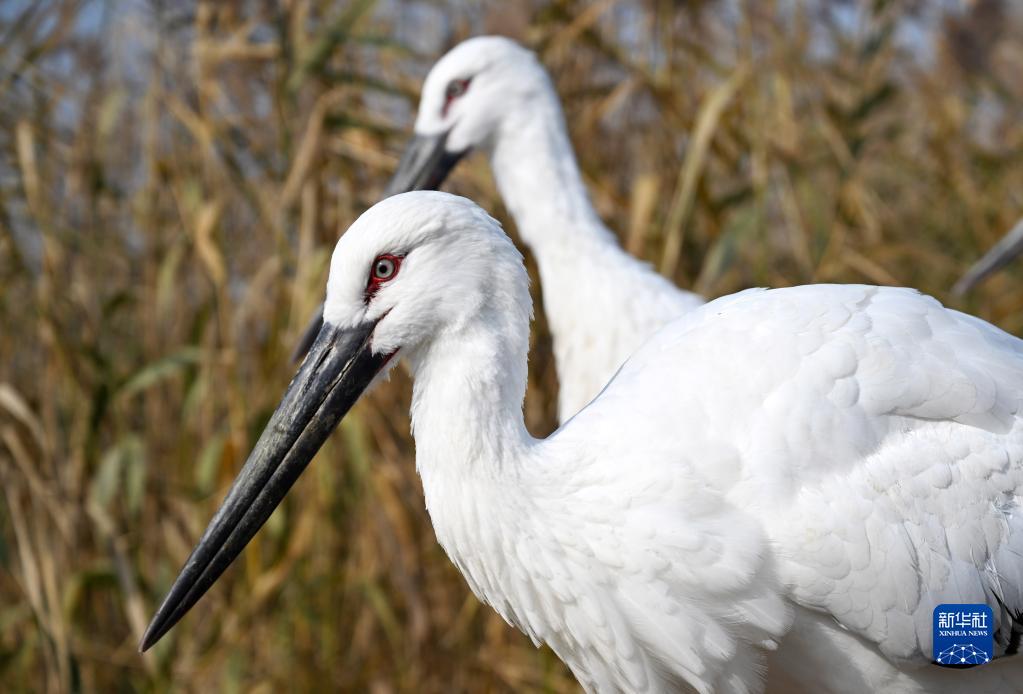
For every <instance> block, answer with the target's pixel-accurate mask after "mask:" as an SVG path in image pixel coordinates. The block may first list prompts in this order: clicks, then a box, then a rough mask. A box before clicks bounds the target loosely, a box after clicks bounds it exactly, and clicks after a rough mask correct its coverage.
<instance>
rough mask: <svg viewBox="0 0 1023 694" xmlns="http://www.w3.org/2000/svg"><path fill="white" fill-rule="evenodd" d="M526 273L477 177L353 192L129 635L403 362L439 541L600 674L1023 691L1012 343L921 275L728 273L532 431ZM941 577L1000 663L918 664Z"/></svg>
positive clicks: (706, 686)
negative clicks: (255, 397) (156, 594)
mask: <svg viewBox="0 0 1023 694" xmlns="http://www.w3.org/2000/svg"><path fill="white" fill-rule="evenodd" d="M527 285H528V280H527V276H526V272H525V269H524V267H523V265H522V260H521V257H520V255H519V253H518V252H517V251H516V250H515V248H514V246H513V245H512V243H511V242H510V241H509V239H508V238H507V237H506V236H505V235H504V234H503V233H502V231H501V229H500V226H499V225H498V224H497V223H496V222H495V221H494V220H492V219H491V218H489V217H488V216H487V215H486V213H485V212H483V210H481V209H480V208H479V207H477V206H476V205H474V204H473V203H471V202H469V201H468V200H465V199H462V198H457V197H453V196H450V195H447V194H444V193H428V192H419V193H408V194H405V195H399V196H395V197H392V198H390V199H387V200H385V201H383V202H381V203H379V204H378V205H376V206H374V207H373V208H371V209H370V210H369V211H367V212H366V213H365V214H364V215H363V216H362V217H360V218H359V220H358V221H356V222H355V224H354V225H353V226H352V227H351V229H349V231H348V232H347V233H346V234H345V235H344V236H343V237H342V238H341V240H340V241H339V243H338V245H337V248H336V250H335V252H334V256H333V259H332V261H331V269H330V279H329V281H328V286H327V300H326V304H325V310H324V319H325V320H324V325H323V327H322V329H321V330H320V332H319V334H318V336H317V337H316V339H315V341H314V343H313V345H312V348H311V350H310V351H309V354H308V356H307V357H306V359H305V361H304V362H303V364H302V366H301V368H300V370H299V371H298V373H297V375H296V376H295V378H294V379H293V380H292V382H291V384H290V385H289V386H288V389H287V392H286V393H285V394H284V397H283V400H282V401H281V404H280V405H279V406H278V408H277V410H276V412H275V413H274V414H273V416H272V417H271V419H270V422H269V423H268V425H267V427H266V430H265V431H264V432H263V435H262V436H261V437H260V439H259V441H258V442H257V444H256V446H255V448H254V450H253V452H252V453H251V455H250V456H249V459H248V461H247V462H246V464H245V466H244V468H243V469H242V471H241V473H240V474H239V476H238V479H237V480H236V481H235V483H234V485H233V486H232V488H231V490H230V492H229V493H228V496H227V498H226V499H225V501H224V503H223V505H222V506H221V508H220V510H219V511H217V513H216V515H215V516H214V518H213V520H212V521H211V523H210V525H209V527H208V528H207V529H206V531H205V533H204V534H203V536H202V538H201V539H200V541H199V543H198V545H197V547H196V549H195V550H194V551H193V553H192V555H191V556H190V557H189V558H188V560H187V562H186V564H185V566H184V568H183V569H182V571H181V574H180V575H179V577H178V579H177V580H176V582H175V583H174V585H173V587H172V588H171V590H170V593H169V594H168V596H167V597H166V599H165V600H164V602H163V604H162V605H161V607H160V608H159V610H158V612H157V614H156V616H155V617H154V619H153V621H152V623H151V624H150V627H149V629H148V630H147V633H146V634H145V636H144V638H143V641H142V644H141V647H142V648H143V649H146V648H149V647H150V646H152V645H153V643H155V642H156V641H157V640H158V639H159V638H160V637H161V636H162V635H163V634H164V633H166V632H167V630H168V629H170V628H171V627H172V626H173V625H174V624H175V623H176V622H177V621H178V620H179V619H180V618H181V617H182V615H184V614H185V612H186V611H187V610H188V609H189V608H190V607H191V606H192V605H193V604H194V603H195V602H196V601H197V600H198V599H199V598H200V597H201V596H202V595H203V593H204V592H205V591H206V590H207V589H208V588H209V587H210V586H211V585H212V584H213V582H214V581H215V580H216V579H217V577H218V576H219V575H220V574H221V573H222V572H223V570H224V569H225V568H226V567H227V566H228V564H229V563H230V562H231V561H232V560H233V559H234V557H235V556H236V555H237V554H238V553H239V552H240V551H241V550H242V548H243V547H244V546H245V544H246V543H247V542H248V541H249V539H250V538H251V537H252V535H253V534H254V533H255V532H256V531H257V530H258V528H259V527H260V526H261V525H262V523H263V522H264V521H265V520H266V519H267V517H268V516H269V515H270V513H271V512H272V511H273V509H274V508H275V507H276V506H277V505H278V503H279V502H280V501H281V499H282V498H283V496H284V495H285V494H286V492H287V491H288V489H289V488H290V486H291V485H292V484H293V483H294V481H295V480H296V479H297V478H298V476H299V475H300V474H301V472H302V470H303V469H304V468H305V467H306V465H307V464H308V463H309V461H310V460H311V459H312V457H313V456H314V455H315V453H316V451H317V450H318V449H319V448H320V446H321V445H322V443H323V441H324V440H325V439H326V437H327V436H328V435H329V434H330V432H331V431H332V430H333V429H334V427H335V426H336V424H337V423H338V421H339V420H340V419H341V418H342V417H343V416H344V415H345V413H346V412H347V411H348V409H349V408H350V407H351V406H352V404H353V403H354V402H355V401H356V400H357V399H358V398H359V397H360V395H361V394H362V393H363V391H365V390H366V388H367V387H369V386H370V385H371V384H372V383H373V382H375V381H377V380H379V379H380V378H381V377H382V376H383V374H385V373H386V372H387V370H388V369H389V368H390V367H392V366H393V365H394V363H395V362H397V361H399V360H405V361H406V362H407V364H408V366H409V368H410V371H411V373H412V376H413V381H414V390H413V400H412V425H413V431H414V434H415V442H416V464H417V468H418V470H419V473H420V475H421V478H422V482H423V488H424V491H425V497H426V503H427V507H428V509H429V512H430V517H431V519H432V522H433V525H434V529H435V531H436V534H437V539H438V540H439V541H440V543H441V544H442V545H443V547H444V549H445V550H446V551H447V553H448V556H449V557H450V558H451V560H452V561H453V562H454V563H455V564H456V565H457V566H458V568H459V569H460V570H461V572H462V574H463V575H464V576H465V578H466V580H467V581H468V583H469V585H470V586H471V588H472V590H473V591H474V592H475V593H476V595H477V596H479V598H480V600H482V601H484V602H486V603H487V604H489V605H491V606H492V607H493V608H494V609H495V610H497V611H498V612H499V613H500V614H501V615H502V616H503V617H504V618H505V619H507V620H508V621H509V622H510V623H512V624H514V625H515V626H517V627H519V628H520V629H522V631H524V632H525V633H527V634H528V635H529V636H530V637H531V638H532V639H533V640H534V641H536V642H538V643H539V642H545V643H547V644H549V645H550V646H551V648H553V649H554V651H555V652H556V653H557V654H558V655H559V656H560V657H561V658H562V659H563V660H564V661H565V662H566V663H567V664H568V666H569V667H570V668H571V669H572V671H573V673H574V674H575V675H576V677H577V678H578V679H579V681H580V682H581V683H582V685H583V686H584V687H585V688H586V689H587V690H588V691H592V692H618V691H626V692H667V691H677V690H679V689H690V690H693V691H697V692H760V691H762V690H763V688H764V687H765V683H766V686H767V687H768V688H770V689H771V690H773V691H792V692H795V691H799V692H880V691H885V692H919V693H922V692H962V691H970V692H971V693H975V694H979V693H980V692H992V693H994V692H999V693H1003V694H1004V693H1005V692H1010V691H1020V689H1021V685H1023V658H1021V657H1020V656H1018V655H1015V651H1016V650H1017V649H1018V647H1019V642H1020V621H1019V619H1020V611H1021V609H1023V514H1021V508H1020V503H1021V500H1023V499H1021V494H1023V412H1021V406H1023V341H1020V340H1019V339H1017V338H1015V337H1013V336H1011V335H1008V334H1006V333H1004V332H1002V331H1001V330H999V329H998V328H995V327H994V326H992V325H990V324H988V323H986V322H984V321H982V320H980V319H977V318H974V317H971V316H968V315H964V314H962V313H958V312H956V311H951V310H948V309H945V308H943V307H942V306H941V305H940V304H939V303H938V302H937V301H935V300H934V299H931V298H929V297H926V296H922V295H921V294H919V293H917V292H916V291H914V290H911V289H895V288H888V287H871V286H859V285H849V286H839V285H811V286H805V287H795V288H790V289H777V290H767V291H765V290H750V291H745V292H742V293H739V294H735V295H731V296H727V297H724V298H721V299H718V300H716V301H713V302H711V303H709V304H707V305H705V306H703V307H702V308H699V309H696V310H694V311H691V312H689V313H687V314H686V315H684V316H683V317H681V318H679V319H677V320H675V321H673V322H671V323H670V324H669V325H667V326H666V327H665V328H664V329H662V330H661V331H659V332H658V333H657V334H656V335H655V336H653V337H652V338H651V339H649V340H648V341H647V342H646V343H645V344H644V345H643V346H642V347H641V348H640V349H639V350H638V351H637V352H635V353H634V354H633V355H632V356H631V357H630V358H629V360H628V361H627V362H626V363H625V364H624V366H623V367H622V368H621V370H620V371H619V373H618V374H617V375H616V376H615V377H614V378H613V379H612V380H611V382H610V383H609V384H608V385H607V387H606V388H605V389H604V390H603V391H602V392H601V393H600V395H599V396H597V397H596V398H595V399H594V400H593V402H591V403H590V404H589V405H588V406H587V407H586V408H584V409H583V410H582V411H581V412H579V413H578V414H577V415H576V416H575V417H573V418H572V419H571V420H570V421H569V422H567V423H566V424H564V425H563V426H562V427H561V428H560V429H559V430H558V431H556V432H555V433H554V434H552V435H551V436H549V437H548V438H546V439H534V438H532V437H531V436H530V434H529V433H528V432H527V431H526V428H525V426H524V424H523V416H522V400H523V395H524V392H525V387H526V356H527V351H528V345H529V341H528V336H529V319H530V313H531V304H530V296H529V291H528V286H527ZM610 327H611V326H609V329H610ZM940 603H983V604H986V605H989V606H990V607H991V608H992V609H993V610H994V615H995V622H996V623H995V625H994V626H995V628H996V630H997V632H996V639H995V643H996V649H995V653H993V654H992V655H994V656H996V657H995V659H994V661H993V662H991V663H989V664H987V665H982V666H980V667H977V668H974V669H971V670H949V669H945V668H941V667H938V666H937V665H934V664H932V663H931V651H930V648H931V617H932V610H933V609H934V607H935V606H936V605H938V604H940ZM765 675H766V678H765Z"/></svg>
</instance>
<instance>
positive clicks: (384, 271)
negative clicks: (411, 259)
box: [366, 253, 402, 302]
mask: <svg viewBox="0 0 1023 694" xmlns="http://www.w3.org/2000/svg"><path fill="white" fill-rule="evenodd" d="M401 261H402V256H400V255H392V254H390V253H385V254H384V255H378V256H377V257H376V259H375V260H374V261H373V266H372V267H371V268H370V271H369V282H367V283H366V301H367V302H368V301H369V300H370V299H372V298H373V295H374V294H376V293H377V290H378V289H380V285H382V284H384V283H385V282H390V281H391V280H393V279H394V276H395V275H397V274H398V270H400V269H401Z"/></svg>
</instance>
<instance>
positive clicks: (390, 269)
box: [370, 254, 401, 282]
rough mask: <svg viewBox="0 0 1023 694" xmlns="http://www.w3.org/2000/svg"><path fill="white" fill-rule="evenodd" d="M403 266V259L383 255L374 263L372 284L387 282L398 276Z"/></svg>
mask: <svg viewBox="0 0 1023 694" xmlns="http://www.w3.org/2000/svg"><path fill="white" fill-rule="evenodd" d="M400 266H401V257H400V256H396V255H389V254H388V255H381V256H377V259H376V260H374V261H373V276H372V277H371V278H370V282H386V281H387V280H389V279H391V278H392V277H394V276H395V275H396V274H398V268H399V267H400Z"/></svg>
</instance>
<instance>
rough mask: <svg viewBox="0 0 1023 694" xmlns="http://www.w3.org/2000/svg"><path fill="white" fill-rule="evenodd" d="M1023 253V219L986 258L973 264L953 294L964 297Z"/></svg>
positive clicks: (954, 288) (953, 289)
mask: <svg viewBox="0 0 1023 694" xmlns="http://www.w3.org/2000/svg"><path fill="white" fill-rule="evenodd" d="M1020 253H1023V219H1021V220H1020V221H1018V222H1016V226H1014V227H1013V228H1012V229H1011V230H1009V233H1008V234H1006V235H1005V236H1003V237H1002V240H1001V241H999V242H998V243H996V244H995V245H994V247H993V248H992V249H991V250H990V251H988V252H987V253H985V254H984V257H983V258H981V259H980V260H978V261H977V262H976V263H974V264H973V267H971V268H970V269H969V270H967V271H966V274H965V275H963V276H962V278H960V280H959V281H958V282H956V284H955V286H954V287H953V288H952V293H954V294H955V295H956V296H962V295H963V294H965V293H966V292H968V291H970V290H971V289H973V288H974V287H976V286H977V285H978V284H980V283H981V282H983V281H984V280H985V279H987V278H988V277H989V276H990V275H993V274H994V273H995V272H997V271H998V270H1001V269H1002V268H1003V267H1005V266H1006V265H1008V264H1009V262H1010V261H1012V259H1013V258H1015V257H1016V256H1018V255H1019V254H1020Z"/></svg>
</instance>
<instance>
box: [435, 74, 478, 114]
mask: <svg viewBox="0 0 1023 694" xmlns="http://www.w3.org/2000/svg"><path fill="white" fill-rule="evenodd" d="M471 81H472V78H471V77H470V78H467V79H463V80H451V81H450V82H448V86H447V87H445V88H444V108H443V109H441V115H445V116H446V115H448V107H449V106H451V102H453V101H454V100H455V99H457V98H458V97H460V96H462V95H463V94H465V93H466V92H467V91H469V82H471Z"/></svg>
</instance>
